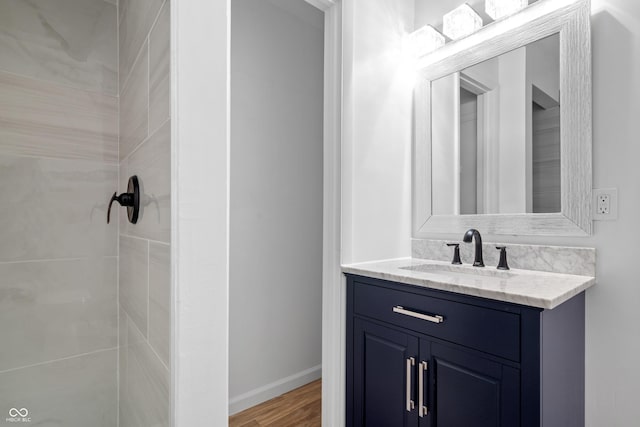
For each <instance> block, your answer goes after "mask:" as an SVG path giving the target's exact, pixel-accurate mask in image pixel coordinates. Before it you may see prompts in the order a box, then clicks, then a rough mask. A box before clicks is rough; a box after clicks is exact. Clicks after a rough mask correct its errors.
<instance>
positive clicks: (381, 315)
mask: <svg viewBox="0 0 640 427" xmlns="http://www.w3.org/2000/svg"><path fill="white" fill-rule="evenodd" d="M394 308H395V311H394ZM353 310H354V313H355V314H357V315H362V316H367V317H370V318H373V319H377V320H381V321H384V322H387V323H391V324H394V325H397V326H401V327H403V328H407V329H411V330H413V331H416V332H419V333H421V334H425V335H430V336H432V337H436V338H440V339H443V340H447V341H451V342H455V343H457V344H460V345H463V346H467V347H471V348H474V349H477V350H480V351H483V352H486V353H490V354H494V355H496V356H500V357H503V358H506V359H509V360H513V361H515V362H519V361H520V315H519V314H517V313H509V312H505V311H499V310H493V309H491V308H486V307H480V306H476V305H472V304H464V303H461V302H457V301H450V300H447V299H441V298H434V297H430V296H425V295H419V294H414V293H411V292H408V291H407V292H405V291H399V290H395V289H388V288H384V287H380V286H376V285H371V284H367V283H360V282H358V281H355V282H354V288H353Z"/></svg>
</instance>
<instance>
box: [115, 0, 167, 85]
mask: <svg viewBox="0 0 640 427" xmlns="http://www.w3.org/2000/svg"><path fill="white" fill-rule="evenodd" d="M163 1H164V0H145V1H140V0H120V12H119V15H120V86H121V87H122V85H123V84H125V82H126V81H127V80H128V78H129V73H130V72H131V69H132V68H133V63H134V62H135V60H136V57H137V56H138V53H139V52H140V48H141V47H142V45H143V44H144V42H145V40H146V39H147V35H148V34H149V31H150V30H151V27H152V25H153V23H154V22H155V20H156V17H157V16H158V12H159V11H160V7H161V6H162V3H163Z"/></svg>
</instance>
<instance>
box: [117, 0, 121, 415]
mask: <svg viewBox="0 0 640 427" xmlns="http://www.w3.org/2000/svg"><path fill="white" fill-rule="evenodd" d="M116 63H117V65H116V67H117V72H116V75H117V79H116V80H117V84H118V135H117V139H118V145H117V154H116V156H117V158H118V174H117V177H116V179H117V182H116V187H119V186H120V174H121V170H120V169H121V164H122V161H121V160H120V111H121V105H120V104H121V103H122V97H121V96H120V95H121V93H120V88H121V86H120V0H116ZM121 219H122V217H121V216H120V215H118V235H117V238H116V253H117V254H118V259H117V262H116V274H117V276H116V299H117V304H116V316H117V319H118V321H117V325H118V333H117V339H118V342H117V344H118V351H117V359H116V427H120V386H121V385H120V370H121V369H122V366H120V352H121V351H122V347H121V338H122V337H121V336H120V329H121V325H120V230H121V226H122V224H121V222H122V221H121Z"/></svg>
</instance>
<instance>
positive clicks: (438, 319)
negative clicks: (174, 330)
mask: <svg viewBox="0 0 640 427" xmlns="http://www.w3.org/2000/svg"><path fill="white" fill-rule="evenodd" d="M393 312H394V313H398V314H403V315H405V316H409V317H415V318H416V319H421V320H426V321H427V322H432V323H442V322H444V317H442V316H439V315H437V314H436V315H433V316H429V315H428V314H422V313H416V312H415V311H411V310H405V309H404V307H402V306H399V305H397V306H395V307H393Z"/></svg>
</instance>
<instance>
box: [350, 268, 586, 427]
mask: <svg viewBox="0 0 640 427" xmlns="http://www.w3.org/2000/svg"><path fill="white" fill-rule="evenodd" d="M346 335H347V343H346V344H347V358H346V359H347V360H346V371H347V375H346V386H347V405H346V409H347V411H346V412H347V420H346V421H347V422H346V424H347V426H367V427H372V426H385V427H388V426H393V427H395V426H417V427H471V426H473V427H518V426H521V427H533V426H536V427H540V426H544V427H584V294H580V295H578V296H576V297H574V298H573V299H571V300H569V301H567V302H565V303H564V304H562V305H560V306H559V307H557V308H555V309H554V310H542V309H539V308H532V307H526V306H520V305H516V304H510V303H503V302H499V301H493V300H487V299H483V298H477V297H470V296H465V295H460V294H454V293H450V292H444V291H437V290H433V289H427V288H423V287H418V286H411V285H405V284H400V283H395V282H389V281H384V280H379V279H373V278H367V277H362V276H354V275H347V334H346Z"/></svg>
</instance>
